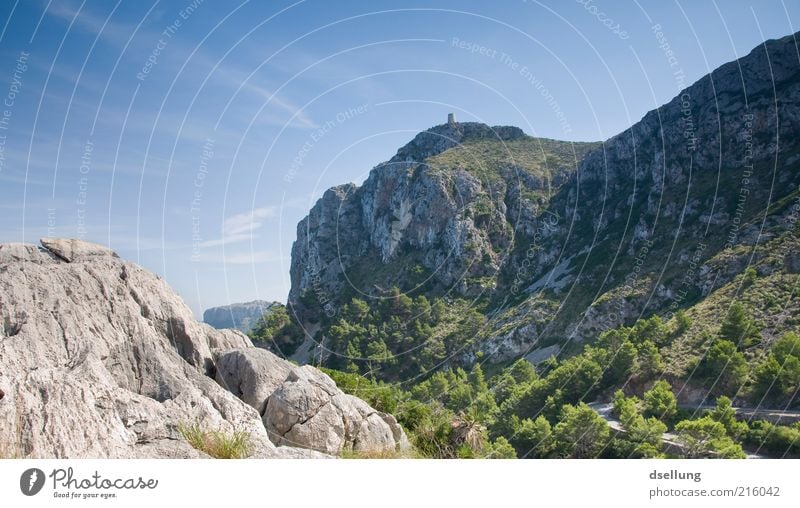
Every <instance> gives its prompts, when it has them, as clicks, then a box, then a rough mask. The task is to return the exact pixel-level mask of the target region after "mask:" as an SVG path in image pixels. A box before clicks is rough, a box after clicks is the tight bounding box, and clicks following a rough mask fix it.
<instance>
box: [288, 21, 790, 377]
mask: <svg viewBox="0 0 800 508" xmlns="http://www.w3.org/2000/svg"><path fill="white" fill-rule="evenodd" d="M795 38H796V37H795V36H791V35H790V36H787V37H784V38H782V39H778V40H769V41H766V42H764V43H763V44H762V45H759V46H758V47H756V48H755V49H753V50H752V51H751V52H750V53H749V54H748V55H746V56H744V57H742V58H740V59H739V60H737V61H735V62H730V63H727V64H725V65H723V66H721V67H720V68H718V69H716V70H715V71H713V72H712V73H710V74H709V75H707V76H705V77H703V78H701V79H700V80H699V81H697V82H696V83H694V84H693V85H691V86H690V87H688V88H686V89H684V90H682V91H681V92H680V93H679V94H678V95H677V96H676V97H675V98H674V99H673V100H671V101H670V102H668V103H667V104H665V105H663V106H661V107H659V108H658V109H655V110H653V111H651V112H649V113H647V114H646V115H645V116H644V118H642V119H641V120H640V121H639V122H637V123H636V124H634V125H633V126H631V127H630V128H629V129H627V130H625V131H624V132H622V133H620V134H618V135H616V136H613V137H611V138H610V139H608V140H605V141H604V142H602V143H600V142H598V143H577V142H566V141H556V140H549V139H541V138H535V137H531V136H527V135H526V134H524V133H523V132H522V131H521V130H520V129H518V128H515V127H488V126H486V125H482V124H475V123H457V122H455V121H453V122H448V123H447V124H443V125H439V126H436V127H433V128H431V129H429V130H427V131H425V132H422V133H420V134H419V135H417V136H416V137H415V138H414V139H413V140H412V141H411V142H409V143H408V144H407V145H405V146H404V147H402V148H401V149H400V150H399V151H398V152H397V154H396V155H395V156H394V157H392V158H391V159H390V160H388V161H387V162H384V163H382V164H379V165H378V166H376V167H375V168H374V169H372V171H371V172H370V174H369V177H368V178H367V179H366V181H365V182H364V183H363V184H362V185H360V186H356V185H354V184H347V185H341V186H338V187H334V188H332V189H330V190H328V191H327V192H325V193H324V195H323V196H322V198H321V199H320V200H319V201H318V202H317V203H316V204H315V205H314V207H313V208H312V209H311V211H310V212H309V214H308V216H307V217H306V218H304V219H303V220H302V221H301V222H300V223H299V224H298V227H297V241H296V242H295V243H294V246H293V248H292V263H291V282H292V286H291V291H290V293H289V306H290V307H291V310H292V313H293V314H294V315H295V316H296V318H297V319H298V321H299V322H300V323H301V324H303V325H304V326H305V327H306V329H307V330H312V331H315V332H316V331H317V330H319V331H318V332H317V336H316V342H315V343H313V344H311V347H314V346H315V344H317V343H319V342H321V341H325V340H326V338H330V337H331V335H332V334H331V333H330V330H331V327H332V326H339V319H340V318H341V317H344V318H345V319H346V320H348V322H351V321H352V320H351V319H350V317H349V316H346V315H345V316H342V311H343V310H344V309H346V308H347V306H348V305H349V304H350V302H351V301H352V300H353V299H354V298H355V299H359V300H363V301H364V302H366V303H367V304H368V305H370V306H377V305H379V304H380V302H381V301H384V300H385V299H386V298H391V297H394V296H393V294H394V293H393V291H395V289H396V290H399V292H400V293H402V294H403V295H407V296H409V297H417V296H425V297H426V298H428V299H429V300H432V299H440V298H444V299H445V300H446V301H447V302H452V301H453V300H454V299H465V300H467V301H469V302H471V304H470V307H471V308H473V309H476V310H478V311H479V312H480V314H481V315H482V316H484V318H485V323H482V324H481V326H479V327H476V331H475V333H473V334H472V336H471V337H470V340H469V341H467V342H462V343H460V344H454V345H452V346H448V344H447V343H446V342H447V341H445V347H447V351H446V354H444V355H440V358H438V360H439V361H444V360H445V358H446V359H447V361H448V363H451V364H456V365H464V366H469V365H471V364H472V363H473V362H474V360H475V359H476V358H477V357H479V356H480V357H482V358H484V359H485V360H487V361H489V362H490V363H504V362H508V361H510V360H514V359H517V358H520V357H524V356H527V357H528V358H529V359H532V360H533V361H536V362H538V361H541V360H542V359H545V358H547V357H548V356H550V355H552V354H556V355H557V354H559V352H563V353H564V354H569V353H574V352H576V351H579V350H580V348H581V347H582V346H583V344H584V343H586V342H591V341H592V340H594V339H596V338H597V337H598V336H599V335H600V334H601V333H602V332H603V331H606V330H609V329H613V328H615V327H618V326H621V325H632V324H633V323H634V322H635V321H636V320H637V319H640V318H646V317H648V316H652V315H658V316H660V317H662V318H664V319H670V318H671V317H672V316H673V315H674V314H675V313H676V312H677V311H678V310H685V311H687V312H689V313H690V314H691V313H693V312H695V311H696V312H698V313H700V312H703V313H704V312H706V311H705V310H702V311H701V310H700V309H699V308H698V309H696V310H693V308H692V307H693V306H694V305H696V304H699V303H700V302H701V301H702V300H703V299H706V298H708V297H709V296H712V295H714V294H715V292H716V295H717V296H721V295H722V294H723V293H725V291H723V292H720V290H722V289H724V288H726V287H727V285H729V284H733V283H735V281H736V280H737V277H740V276H741V273H742V271H743V270H744V269H745V267H746V266H747V265H748V263H749V264H751V265H752V264H753V263H755V265H757V266H755V265H753V266H752V267H751V268H753V269H756V270H757V271H758V272H759V274H763V275H768V274H771V273H773V272H775V270H777V269H778V268H779V267H778V266H777V264H776V262H774V260H773V261H769V259H768V257H769V252H775V251H776V249H777V250H778V251H784V250H787V248H788V247H789V246H790V245H791V243H792V242H793V231H792V230H791V228H787V227H786V224H787V221H789V222H792V217H793V216H794V215H793V214H794V213H795V212H794V211H793V210H792V203H793V202H794V200H795V198H796V197H797V195H798V186H799V185H800V171H798V163H800V144H799V143H798V140H800V116H798V115H800V61H798V53H797V49H796V46H795ZM792 223H793V222H792ZM766 242H772V245H771V247H767V245H766ZM791 251H792V249H791V248H788V252H791ZM793 256H794V254H790V255H789V258H787V259H788V261H789V262H788V263H787V264H786V265H785V266H783V268H785V269H786V270H787V271H788V272H789V273H793V272H791V270H792V268H791V267H792V266H794V265H793V264H792V263H794V261H792V260H793V259H794V258H793ZM762 261H763V264H762ZM726 291H727V290H726ZM725 299H726V301H728V300H729V297H728V296H726V297H725ZM789 301H792V299H791V298H789ZM718 302H719V301H718ZM756 307H757V306H756ZM762 317H763V319H762V320H761V321H760V322H759V325H761V326H763V327H765V328H767V329H768V333H770V334H771V333H773V329H775V328H776V326H775V319H773V318H771V317H770V316H769V315H759V316H758V318H759V319H761V318H762ZM773 317H774V316H773ZM318 323H321V325H320V324H318ZM781 323H782V324H781V326H785V322H783V321H782V322H781ZM778 328H780V327H778ZM401 333H405V332H401ZM697 333H700V332H699V331H697ZM775 333H777V332H775ZM334 335H335V334H334ZM306 342H307V343H309V341H306ZM397 342H398V343H397V345H396V347H393V346H392V345H391V344H390V345H389V349H391V350H392V352H393V353H396V354H397V353H399V352H401V351H405V350H406V349H408V348H410V347H412V346H407V345H404V344H401V343H400V342H402V341H401V340H400V339H398V340H397ZM326 344H328V345H329V347H330V348H331V349H332V350H333V351H332V353H331V356H330V358H331V359H332V362H333V363H332V365H333V366H334V367H343V366H344V365H343V364H342V362H339V363H336V362H337V358H338V357H339V356H340V355H350V356H353V355H352V354H351V353H354V351H347V350H346V346H349V345H350V344H351V342H347V341H339V343H338V344H340V345H341V346H342V347H341V348H340V349H335V347H336V345H337V343H333V342H331V341H328V342H327V343H326ZM306 345H307V344H303V348H305V347H306ZM359 346H360V347H361V349H362V351H361V352H360V353H361V354H360V356H362V357H366V356H367V353H366V351H365V350H364V349H365V347H366V345H365V344H363V343H361V344H360V345H359ZM413 347H416V346H413ZM284 349H286V348H284ZM353 349H355V348H354V347H351V350H353ZM417 350H420V348H418V349H417ZM301 353H302V351H301ZM356 356H359V355H356ZM434 363H435V362H434ZM362 367H363V368H362V370H363V371H366V370H367V369H368V366H366V365H364V366H362ZM409 375H410V376H413V375H416V373H414V372H410V373H409Z"/></svg>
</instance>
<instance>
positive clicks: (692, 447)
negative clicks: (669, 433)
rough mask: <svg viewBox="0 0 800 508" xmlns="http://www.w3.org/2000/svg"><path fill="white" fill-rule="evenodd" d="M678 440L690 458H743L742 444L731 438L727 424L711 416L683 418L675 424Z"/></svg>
mask: <svg viewBox="0 0 800 508" xmlns="http://www.w3.org/2000/svg"><path fill="white" fill-rule="evenodd" d="M675 431H676V432H677V434H678V441H679V442H680V443H681V444H682V445H683V446H684V449H685V453H686V456H687V457H689V458H699V457H711V456H716V457H721V458H725V459H743V458H745V454H744V452H743V451H742V446H741V445H740V444H738V443H736V442H734V441H733V439H731V438H730V437H729V436H728V435H727V432H726V429H725V426H724V425H723V424H721V423H720V422H718V421H715V420H714V419H713V418H711V417H710V416H704V417H702V418H698V419H697V420H683V421H682V422H679V423H678V424H677V425H676V426H675Z"/></svg>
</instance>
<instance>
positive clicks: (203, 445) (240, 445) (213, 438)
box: [178, 424, 251, 459]
mask: <svg viewBox="0 0 800 508" xmlns="http://www.w3.org/2000/svg"><path fill="white" fill-rule="evenodd" d="M178 431H179V432H180V433H181V435H182V436H183V438H184V439H185V440H186V441H187V442H188V443H189V444H190V445H191V446H192V448H194V449H195V450H199V451H201V452H204V453H206V454H208V455H210V456H211V457H213V458H215V459H244V458H247V457H248V456H249V455H250V453H251V445H250V434H248V433H247V432H233V433H232V434H226V433H225V432H222V431H220V430H214V431H206V430H203V429H202V428H201V427H200V426H199V425H197V424H194V425H189V426H184V425H179V426H178Z"/></svg>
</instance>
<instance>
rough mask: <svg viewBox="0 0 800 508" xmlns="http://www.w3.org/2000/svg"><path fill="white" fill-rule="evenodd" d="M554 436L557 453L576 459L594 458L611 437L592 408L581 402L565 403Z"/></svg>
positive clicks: (606, 425)
mask: <svg viewBox="0 0 800 508" xmlns="http://www.w3.org/2000/svg"><path fill="white" fill-rule="evenodd" d="M554 436H555V440H556V447H557V449H558V452H559V455H560V456H562V457H570V458H576V459H589V458H595V457H597V456H598V455H600V453H601V452H602V451H603V449H604V448H605V447H606V445H607V444H608V442H609V439H610V438H611V429H609V427H608V424H607V423H606V421H605V420H603V418H602V417H601V416H600V415H599V414H597V413H596V412H595V411H594V410H593V409H592V408H590V407H589V406H587V405H586V404H584V403H583V402H581V403H580V404H578V405H577V406H572V405H569V404H567V405H565V406H564V407H563V409H562V413H561V421H560V422H558V424H557V425H556V426H555V429H554Z"/></svg>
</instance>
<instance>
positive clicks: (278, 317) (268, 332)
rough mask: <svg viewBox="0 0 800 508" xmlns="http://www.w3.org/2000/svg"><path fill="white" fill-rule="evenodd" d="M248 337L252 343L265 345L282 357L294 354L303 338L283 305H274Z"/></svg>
mask: <svg viewBox="0 0 800 508" xmlns="http://www.w3.org/2000/svg"><path fill="white" fill-rule="evenodd" d="M249 335H250V338H251V339H252V340H253V341H255V342H263V343H267V344H269V345H270V346H272V348H274V349H275V350H276V352H278V353H279V354H282V355H284V356H288V355H291V354H292V353H294V352H295V350H296V349H297V347H298V346H299V345H300V344H301V343H302V342H303V337H304V334H303V329H302V327H300V325H298V324H297V322H296V321H295V320H294V318H292V317H291V316H290V315H289V312H288V311H287V310H286V307H284V306H283V305H276V306H274V307H273V308H272V309H270V310H269V312H267V313H266V314H264V316H263V317H262V318H261V319H259V320H258V322H257V323H256V324H255V326H254V327H253V331H252V332H250V334H249Z"/></svg>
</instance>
